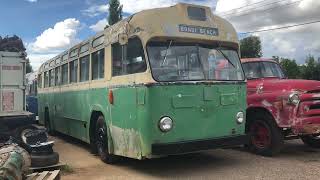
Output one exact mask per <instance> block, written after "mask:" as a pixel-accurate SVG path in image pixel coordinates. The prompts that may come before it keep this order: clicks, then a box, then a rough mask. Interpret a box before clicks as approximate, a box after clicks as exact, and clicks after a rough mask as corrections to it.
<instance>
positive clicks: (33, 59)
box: [28, 53, 57, 71]
mask: <svg viewBox="0 0 320 180" xmlns="http://www.w3.org/2000/svg"><path fill="white" fill-rule="evenodd" d="M56 55H57V53H49V54H37V53H35V54H28V58H29V59H30V63H31V65H32V68H33V70H35V71H36V70H38V69H39V67H40V66H41V64H43V63H44V62H46V61H47V60H49V59H51V58H53V57H54V56H56Z"/></svg>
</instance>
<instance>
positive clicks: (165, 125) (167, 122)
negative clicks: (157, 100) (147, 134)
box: [159, 117, 173, 132]
mask: <svg viewBox="0 0 320 180" xmlns="http://www.w3.org/2000/svg"><path fill="white" fill-rule="evenodd" d="M172 126H173V121H172V119H171V118H170V117H163V118H161V119H160V121H159V128H160V130H161V131H162V132H168V131H170V130H171V129H172Z"/></svg>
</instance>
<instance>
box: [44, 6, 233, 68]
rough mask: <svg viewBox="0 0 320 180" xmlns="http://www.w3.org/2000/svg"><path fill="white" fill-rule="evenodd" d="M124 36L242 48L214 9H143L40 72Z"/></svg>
mask: <svg viewBox="0 0 320 180" xmlns="http://www.w3.org/2000/svg"><path fill="white" fill-rule="evenodd" d="M120 34H126V35H127V36H128V37H132V36H139V37H140V38H141V40H142V42H143V43H144V44H146V43H147V41H149V40H150V39H152V38H159V39H161V38H162V39H168V38H170V39H182V40H184V39H188V40H194V41H196V42H199V41H217V42H222V43H230V45H233V46H236V47H238V35H237V33H236V31H235V29H234V27H233V26H232V25H231V24H230V23H229V22H228V21H226V20H225V19H223V18H220V17H218V16H216V15H214V14H213V13H212V10H211V8H210V7H205V6H198V5H191V4H185V3H179V4H176V5H175V6H171V7H165V8H156V9H149V10H143V11H141V12H139V13H136V14H133V15H131V16H130V17H128V18H126V19H123V20H121V21H119V22H118V23H116V24H114V25H112V26H110V27H108V28H106V29H105V30H104V31H102V32H100V33H98V34H96V35H95V36H93V37H91V38H89V39H87V40H85V41H83V42H81V43H79V44H77V45H75V46H74V47H72V48H70V49H69V50H68V51H65V52H63V53H61V54H60V55H58V56H56V57H54V58H52V59H50V60H48V61H46V62H45V63H43V64H42V65H41V67H40V68H39V73H41V72H43V71H45V70H48V69H52V68H53V67H51V64H55V62H54V61H56V60H57V59H63V57H62V56H64V55H65V54H69V55H68V56H70V53H71V51H73V50H74V49H77V50H79V49H80V47H81V46H83V45H84V44H87V43H89V44H90V50H92V49H94V47H93V42H94V41H95V39H97V38H99V37H101V36H103V35H104V41H103V44H104V46H105V45H108V44H111V43H115V42H118V39H119V35H120ZM78 53H79V52H78ZM68 59H69V57H68ZM71 59H72V60H73V58H71ZM59 62H60V61H59ZM61 63H62V61H61Z"/></svg>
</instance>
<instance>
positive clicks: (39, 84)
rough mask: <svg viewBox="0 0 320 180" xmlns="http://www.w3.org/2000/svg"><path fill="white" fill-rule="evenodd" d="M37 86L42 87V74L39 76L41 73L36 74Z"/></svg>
mask: <svg viewBox="0 0 320 180" xmlns="http://www.w3.org/2000/svg"><path fill="white" fill-rule="evenodd" d="M38 87H39V88H42V76H41V74H39V76H38Z"/></svg>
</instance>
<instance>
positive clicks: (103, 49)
mask: <svg viewBox="0 0 320 180" xmlns="http://www.w3.org/2000/svg"><path fill="white" fill-rule="evenodd" d="M99 47H100V46H99ZM110 47H111V45H110ZM106 49H107V48H106V47H103V46H101V47H100V48H96V49H93V50H94V51H92V52H90V75H89V76H90V81H101V80H104V79H105V77H106V72H107V71H106V63H107V61H106ZM99 51H103V52H104V59H103V61H104V65H103V69H104V74H103V77H102V78H98V79H93V69H92V68H93V66H92V65H93V63H92V61H93V58H92V56H93V54H94V53H97V52H99ZM110 69H111V68H110ZM98 76H99V75H98Z"/></svg>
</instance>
